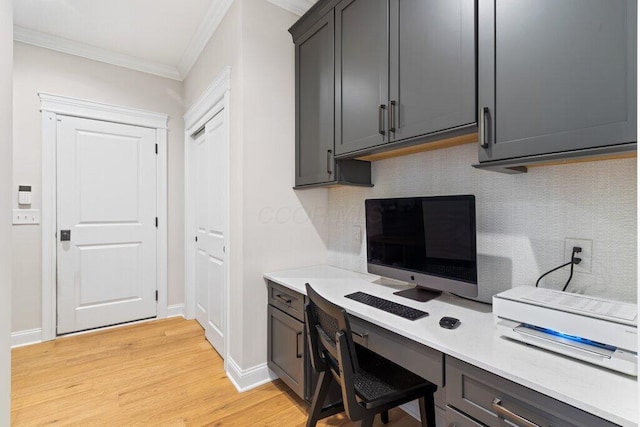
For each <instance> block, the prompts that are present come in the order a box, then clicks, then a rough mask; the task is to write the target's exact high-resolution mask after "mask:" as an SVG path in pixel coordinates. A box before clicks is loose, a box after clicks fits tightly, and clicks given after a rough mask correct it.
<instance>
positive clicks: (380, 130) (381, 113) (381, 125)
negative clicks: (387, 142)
mask: <svg viewBox="0 0 640 427" xmlns="http://www.w3.org/2000/svg"><path fill="white" fill-rule="evenodd" d="M386 108H387V106H386V105H384V104H380V107H378V133H379V134H380V135H383V136H384V133H385V132H384V110H385V109H386Z"/></svg>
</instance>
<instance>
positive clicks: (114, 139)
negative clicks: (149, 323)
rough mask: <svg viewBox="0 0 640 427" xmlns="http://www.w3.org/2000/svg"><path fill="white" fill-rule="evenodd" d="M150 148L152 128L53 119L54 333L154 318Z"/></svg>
mask: <svg viewBox="0 0 640 427" xmlns="http://www.w3.org/2000/svg"><path fill="white" fill-rule="evenodd" d="M155 143H156V135H155V130H154V129H149V128H143V127H137V126H129V125H122V124H116V123H109V122H101V121H97V120H89V119H81V118H75V117H61V118H59V121H58V126H57V203H58V205H57V240H58V243H57V262H58V265H57V268H58V276H57V280H58V283H57V285H58V290H57V298H58V300H57V309H58V316H57V319H58V322H57V332H58V334H63V333H67V332H74V331H80V330H84V329H90V328H96V327H100V326H106V325H112V324H117V323H122V322H128V321H132V320H138V319H144V318H149V317H154V316H156V304H157V303H156V289H157V286H156V230H157V229H156V215H157V213H156V179H157V178H156V148H155ZM67 233H68V235H67ZM67 238H68V240H67Z"/></svg>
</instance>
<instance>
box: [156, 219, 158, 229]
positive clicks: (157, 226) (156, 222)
mask: <svg viewBox="0 0 640 427" xmlns="http://www.w3.org/2000/svg"><path fill="white" fill-rule="evenodd" d="M156 228H158V217H156Z"/></svg>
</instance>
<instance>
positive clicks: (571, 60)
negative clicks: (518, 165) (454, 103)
mask: <svg viewBox="0 0 640 427" xmlns="http://www.w3.org/2000/svg"><path fill="white" fill-rule="evenodd" d="M478 12H479V24H478V25H479V29H478V30H479V48H478V49H479V53H478V54H479V59H478V60H479V82H478V83H479V92H478V96H479V100H478V102H479V115H478V121H479V125H480V129H481V130H484V132H480V133H481V135H480V139H481V141H480V142H481V143H483V142H484V143H485V146H486V148H483V147H481V148H480V153H479V159H480V161H481V162H482V161H487V160H497V159H509V158H518V157H522V156H529V155H536V154H548V153H558V152H563V151H568V150H577V149H582V148H593V147H603V146H609V145H615V144H620V143H626V142H632V141H635V140H636V20H637V18H636V2H635V0H563V1H557V0H479V9H478Z"/></svg>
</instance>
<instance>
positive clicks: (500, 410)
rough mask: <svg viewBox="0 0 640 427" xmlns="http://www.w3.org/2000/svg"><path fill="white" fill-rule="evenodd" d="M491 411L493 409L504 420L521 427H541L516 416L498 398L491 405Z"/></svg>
mask: <svg viewBox="0 0 640 427" xmlns="http://www.w3.org/2000/svg"><path fill="white" fill-rule="evenodd" d="M491 409H493V410H494V411H495V412H496V414H498V415H500V416H501V417H503V418H504V419H506V420H509V421H511V422H513V423H516V424H517V425H519V426H522V427H540V426H539V425H538V424H536V423H532V422H531V421H529V420H528V419H526V418H524V417H521V416H520V415H518V414H515V413H513V412H511V411H510V410H508V409H507V408H505V407H504V406H502V400H500V399H498V398H497V397H496V398H494V399H493V403H491Z"/></svg>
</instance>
